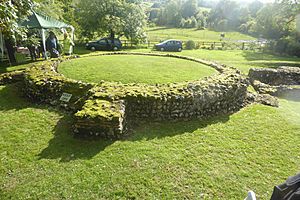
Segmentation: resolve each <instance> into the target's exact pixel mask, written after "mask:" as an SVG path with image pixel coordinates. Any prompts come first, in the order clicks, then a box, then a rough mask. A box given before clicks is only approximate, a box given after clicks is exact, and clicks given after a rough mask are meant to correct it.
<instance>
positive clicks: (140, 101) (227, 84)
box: [24, 53, 249, 139]
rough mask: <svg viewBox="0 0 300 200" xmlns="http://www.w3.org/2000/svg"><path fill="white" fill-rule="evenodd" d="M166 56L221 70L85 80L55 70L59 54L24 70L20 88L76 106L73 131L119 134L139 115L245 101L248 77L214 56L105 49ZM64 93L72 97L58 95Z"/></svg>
mask: <svg viewBox="0 0 300 200" xmlns="http://www.w3.org/2000/svg"><path fill="white" fill-rule="evenodd" d="M120 54H125V55H127V54H137V55H153V56H169V57H176V58H180V59H187V60H192V61H195V62H199V63H202V64H206V65H209V66H211V67H213V68H215V69H216V70H217V71H219V72H220V73H219V74H216V75H213V76H211V77H207V78H204V79H201V80H199V81H192V82H182V83H173V84H156V85H147V84H122V83H114V82H104V81H103V82H101V83H99V84H88V83H82V82H80V81H75V80H71V79H68V78H66V77H64V76H63V75H61V74H59V73H57V71H56V69H57V65H58V64H59V62H60V61H59V60H57V61H51V62H49V61H48V62H44V63H43V64H42V65H40V66H34V67H31V68H29V69H27V70H26V71H25V72H24V92H25V94H26V95H27V96H28V97H29V98H31V99H33V100H36V101H39V102H46V103H50V104H52V105H61V104H63V105H64V107H66V108H69V109H71V110H72V111H73V112H74V119H75V120H74V126H73V127H74V133H75V134H77V135H88V136H91V135H92V136H102V137H106V138H113V139H115V138H121V137H123V136H124V135H126V134H127V127H128V126H131V125H132V122H134V121H138V120H154V121H161V120H188V119H193V118H200V119H204V118H207V117H210V116H214V115H218V114H227V113H232V112H234V111H237V110H239V109H240V108H241V107H242V106H244V105H245V102H246V98H247V87H248V85H249V83H248V79H247V78H246V77H245V76H243V75H242V74H241V73H240V72H239V71H238V70H236V69H233V68H230V67H226V66H224V65H219V64H216V63H213V62H209V61H205V60H201V59H194V58H190V57H184V56H177V55H169V54H167V55H166V54H163V55H158V54H144V53H107V54H105V55H120ZM62 93H70V94H72V98H71V100H70V102H68V103H64V102H61V101H59V98H60V96H61V95H62Z"/></svg>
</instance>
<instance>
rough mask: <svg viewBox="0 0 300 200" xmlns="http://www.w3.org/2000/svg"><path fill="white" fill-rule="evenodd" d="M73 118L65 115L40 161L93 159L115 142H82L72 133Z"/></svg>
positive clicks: (40, 155) (42, 153)
mask: <svg viewBox="0 0 300 200" xmlns="http://www.w3.org/2000/svg"><path fill="white" fill-rule="evenodd" d="M72 120H73V119H72V117H70V116H69V115H65V116H64V117H63V118H61V119H60V120H59V122H58V123H57V125H56V126H55V128H54V137H53V138H52V139H51V140H50V141H49V142H48V147H47V148H45V149H43V150H42V151H41V153H40V154H39V155H38V156H39V159H59V160H60V162H69V161H72V160H77V159H91V158H93V157H94V156H95V155H97V154H98V153H100V152H101V151H103V150H104V149H105V148H106V147H107V146H109V145H111V144H112V143H113V141H109V140H97V141H95V140H80V139H78V138H74V137H73V135H72V134H71V133H72Z"/></svg>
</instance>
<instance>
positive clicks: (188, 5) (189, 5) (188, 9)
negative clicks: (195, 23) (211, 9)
mask: <svg viewBox="0 0 300 200" xmlns="http://www.w3.org/2000/svg"><path fill="white" fill-rule="evenodd" d="M197 10H198V2H197V0H187V1H185V2H184V4H183V8H182V16H183V17H184V18H189V17H192V16H194V15H195V14H196V13H197Z"/></svg>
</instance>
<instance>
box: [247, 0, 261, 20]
mask: <svg viewBox="0 0 300 200" xmlns="http://www.w3.org/2000/svg"><path fill="white" fill-rule="evenodd" d="M263 6H264V4H263V3H262V2H260V1H259V0H255V1H253V2H251V3H250V4H249V6H248V8H249V11H250V14H251V17H256V13H257V12H258V11H259V10H260V9H261V8H262V7H263Z"/></svg>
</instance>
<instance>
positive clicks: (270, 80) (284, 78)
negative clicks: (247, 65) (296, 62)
mask: <svg viewBox="0 0 300 200" xmlns="http://www.w3.org/2000/svg"><path fill="white" fill-rule="evenodd" d="M249 77H250V81H251V82H253V81H254V80H258V81H260V82H262V83H266V84H269V85H274V86H279V85H300V68H299V67H279V68H277V69H270V68H255V69H250V71H249Z"/></svg>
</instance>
